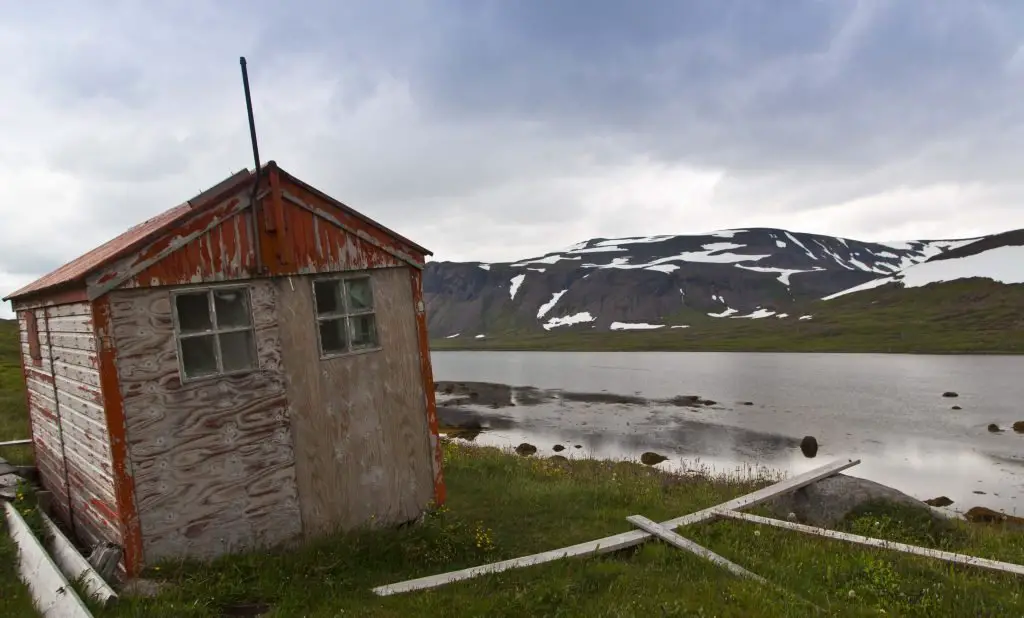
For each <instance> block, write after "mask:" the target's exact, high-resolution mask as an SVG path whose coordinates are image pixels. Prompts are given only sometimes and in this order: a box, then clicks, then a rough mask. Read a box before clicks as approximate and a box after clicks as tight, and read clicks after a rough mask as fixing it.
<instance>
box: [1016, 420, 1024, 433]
mask: <svg viewBox="0 0 1024 618" xmlns="http://www.w3.org/2000/svg"><path fill="white" fill-rule="evenodd" d="M1013 430H1014V431H1016V432H1017V433H1024V421H1017V422H1016V423H1014V424H1013Z"/></svg>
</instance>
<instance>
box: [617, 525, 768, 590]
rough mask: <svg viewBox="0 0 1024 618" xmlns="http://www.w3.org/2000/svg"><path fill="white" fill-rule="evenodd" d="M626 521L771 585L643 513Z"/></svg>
mask: <svg viewBox="0 0 1024 618" xmlns="http://www.w3.org/2000/svg"><path fill="white" fill-rule="evenodd" d="M626 521H628V522H629V523H631V524H633V525H634V526H636V527H637V528H640V529H641V530H643V531H645V532H649V533H650V534H652V535H654V536H656V537H658V538H659V539H661V540H662V541H665V542H666V543H668V544H669V545H672V546H675V547H678V548H679V549H685V550H686V551H688V552H690V553H691V554H694V555H696V556H699V557H701V558H704V559H707V560H710V561H711V562H714V563H715V564H717V565H718V566H720V567H722V568H723V569H725V570H726V571H729V572H730V573H732V574H733V575H737V576H739V577H746V578H747V579H752V580H754V581H756V582H760V583H762V584H765V585H770V584H769V583H768V580H767V579H765V578H763V577H761V576H760V575H758V574H757V573H752V572H750V571H748V570H746V569H744V568H743V567H741V566H740V565H738V564H736V563H735V562H731V561H729V560H727V559H726V558H723V557H722V556H719V555H718V554H716V553H715V552H713V551H711V550H710V549H707V548H705V547H702V546H701V545H698V544H697V543H694V542H693V541H691V540H690V539H688V538H686V537H684V536H682V535H680V534H678V533H676V532H673V531H672V530H670V529H669V528H666V527H665V526H662V525H661V524H659V523H658V522H656V521H652V520H650V519H648V518H646V517H644V516H643V515H630V516H629V517H627V518H626Z"/></svg>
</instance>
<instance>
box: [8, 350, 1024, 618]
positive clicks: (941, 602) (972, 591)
mask: <svg viewBox="0 0 1024 618" xmlns="http://www.w3.org/2000/svg"><path fill="white" fill-rule="evenodd" d="M3 341H5V342H11V341H13V339H11V338H10V337H7V338H5V339H4V340H3ZM18 374H19V376H20V372H18ZM4 384H5V387H4V388H5V390H4V391H3V393H2V395H0V396H3V397H4V399H3V401H6V402H8V403H9V405H5V406H4V407H3V408H2V409H0V428H2V431H3V432H5V433H3V434H0V439H10V438H14V437H21V436H24V435H26V434H25V433H24V432H25V427H24V419H23V418H21V417H20V416H19V415H21V416H23V415H24V403H23V401H22V398H21V395H22V393H21V385H20V382H17V381H16V382H14V388H13V390H12V389H11V387H10V384H11V383H9V382H5V383H4ZM9 391H10V392H9ZM444 462H445V474H446V480H447V484H448V490H449V496H450V500H449V503H448V504H447V505H446V506H445V507H444V508H442V509H439V510H436V511H434V512H432V513H431V514H430V515H429V516H428V517H427V518H426V520H425V521H424V522H423V523H422V524H419V525H413V526H407V527H404V528H401V529H387V530H365V531H357V532H352V533H347V534H338V535H335V536H332V537H329V538H325V539H321V540H318V541H315V542H312V543H310V544H308V545H306V546H304V547H302V548H299V549H292V550H287V551H286V550H280V551H272V552H253V553H250V554H243V555H239V556H232V557H225V558H222V559H220V560H217V561H214V562H213V563H210V564H196V563H174V564H160V565H154V566H153V567H152V568H150V569H149V570H148V572H147V573H146V574H145V575H146V577H147V578H150V579H154V580H158V581H160V582H162V583H163V584H164V586H166V588H165V589H164V591H163V592H162V593H161V594H160V595H159V596H157V597H156V598H153V599H148V600H143V599H130V598H122V599H121V600H120V601H119V602H118V604H117V605H115V606H114V607H112V608H108V609H99V608H94V614H95V615H96V616H97V617H104V616H140V617H141V616H146V617H160V616H168V617H170V616H174V617H176V618H177V617H190V616H203V617H213V616H221V615H225V611H226V608H228V606H231V605H233V604H241V603H265V604H266V605H268V606H269V607H270V610H271V612H270V613H268V614H265V615H267V616H288V617H293V616H306V617H328V616H331V617H333V616H395V617H398V616H401V617H405V616H509V617H511V616H516V617H518V616H588V617H589V616H594V617H601V616H641V615H656V616H744V617H755V618H756V617H763V616H812V615H821V614H820V613H818V612H817V610H816V609H814V607H812V606H811V605H809V604H804V603H800V602H795V601H794V600H793V599H792V598H791V597H789V596H787V595H785V594H782V593H779V592H776V591H773V590H769V589H765V588H763V587H761V586H760V585H758V584H756V583H752V582H748V581H743V580H740V579H737V578H735V577H734V576H732V575H730V574H728V573H727V572H725V571H724V570H722V569H720V568H719V567H717V566H714V565H712V564H710V563H708V562H706V561H704V560H702V559H700V558H696V557H694V556H692V555H689V554H687V553H684V552H682V551H680V550H677V549H675V548H672V547H668V546H665V545H663V544H660V543H657V542H649V543H646V544H644V545H643V546H641V547H640V548H638V549H636V550H628V551H623V552H619V553H616V554H609V555H605V556H601V557H592V558H580V559H571V560H564V561H559V562H555V563H551V564H547V565H541V566H536V567H531V568H527V569H519V570H514V571H509V572H506V573H503V574H499V575H494V576H489V577H484V578H479V579H474V580H469V581H465V582H460V583H457V584H453V585H449V586H445V587H442V588H439V589H437V590H434V591H429V592H416V593H409V594H404V595H398V596H394V597H386V598H380V597H376V596H374V595H373V594H372V593H371V592H370V588H372V587H373V586H378V585H382V584H387V583H392V582H397V581H401V580H404V579H408V578H412V577H418V576H423V575H430V574H435V573H440V572H444V571H448V570H452V569H457V568H462V567H466V566H472V565H478V564H483V563H487V562H491V561H495V560H501V559H506V558H512V557H516V556H521V555H525V554H529V553H534V552H539V551H545V550H549V549H554V548H558V547H562V546H566V545H570V544H573V543H578V542H582V541H587V540H591V539H595V538H599V537H602V536H605V535H609V534H614V533H617V532H623V531H626V530H630V529H631V526H630V524H629V523H628V522H626V520H625V518H626V517H627V516H628V515H632V514H636V513H639V514H643V515H645V516H647V517H650V518H651V519H654V520H664V519H668V518H671V517H675V516H678V515H682V514H685V513H688V512H692V511H696V510H698V509H700V508H703V507H707V506H711V505H714V504H717V503H721V502H723V501H725V500H728V499H730V498H733V497H736V496H739V495H742V494H744V493H748V492H750V491H752V490H753V489H756V488H758V487H761V486H764V485H766V484H768V483H769V482H771V481H772V480H774V479H772V478H769V476H768V475H767V474H765V473H759V474H754V473H753V471H751V472H750V473H747V474H737V475H733V476H715V475H710V474H707V475H700V476H693V477H685V478H684V477H678V476H671V475H668V474H665V473H662V472H660V471H658V470H656V469H653V468H649V467H645V466H642V465H639V464H634V463H629V462H619V463H611V462H601V461H592V460H591V461H588V460H579V461H568V462H563V461H555V460H552V459H540V458H535V457H530V458H525V457H519V456H516V455H513V454H509V453H507V452H502V451H498V450H495V449H483V448H475V447H469V446H460V445H458V444H456V443H447V442H446V443H445V447H444ZM842 527H843V528H844V529H848V530H852V531H855V532H860V533H863V534H870V535H872V536H876V537H881V538H889V539H893V540H902V541H907V542H912V543H916V544H919V545H925V546H930V547H940V548H944V549H951V550H956V551H962V552H965V553H970V554H974V555H977V556H983V557H988V558H995V559H1000V560H1006V561H1013V562H1017V563H1024V533H1021V532H1016V531H1011V530H1007V529H1002V528H997V527H968V526H967V525H966V524H960V523H949V524H941V525H940V524H935V523H933V522H932V521H931V520H930V519H928V518H926V517H922V516H921V515H920V514H919V513H916V512H913V511H902V510H890V509H887V508H885V507H882V506H878V507H875V508H873V509H868V510H865V511H864V512H861V513H858V514H856V515H855V516H854V517H851V518H850V519H849V520H848V521H846V522H844V524H843V526H842ZM681 532H682V533H683V534H684V535H686V536H687V537H689V538H690V539H692V540H694V541H696V542H698V543H701V544H703V545H705V546H706V547H708V548H709V549H711V550H713V551H715V552H718V553H719V554H721V555H723V556H725V557H726V558H729V559H730V560H733V561H734V562H737V563H739V564H740V565H742V566H744V567H745V568H747V569H750V570H752V571H754V572H755V573H758V574H760V575H762V576H765V577H767V578H768V579H769V580H771V581H772V582H773V583H775V584H777V585H780V586H782V587H784V588H786V589H787V590H789V591H790V592H791V593H793V594H796V595H798V596H799V597H801V598H803V599H805V600H807V601H809V602H811V603H813V604H814V605H816V606H818V607H821V608H824V609H825V610H826V615H834V616H869V615H871V616H877V615H879V610H880V609H884V610H885V611H886V612H887V613H889V614H892V615H901V616H929V617H934V616H937V615H938V616H966V615H972V616H974V615H986V616H1020V615H1022V614H1024V595H1022V590H1024V587H1022V586H1021V582H1020V580H1019V578H1017V579H1015V578H1014V577H1012V576H1009V575H1002V574H996V573H991V572H987V571H982V570H980V569H967V568H959V567H958V568H953V567H950V566H949V565H946V564H943V563H940V562H937V561H931V560H926V559H923V558H915V557H909V556H906V555H902V554H897V553H893V552H887V551H882V550H872V549H867V548H860V547H857V546H852V545H846V544H842V543H840V542H837V541H828V540H824V539H818V538H813V537H807V536H803V535H800V534H799V533H793V532H784V531H779V530H776V529H771V528H763V527H759V526H756V525H751V524H747V523H738V522H729V521H718V522H713V523H706V524H701V525H698V526H694V527H690V528H685V529H683V530H682V531H681ZM13 565H14V548H13V546H12V545H11V542H10V540H9V539H8V538H7V536H6V535H5V534H0V615H2V616H32V615H35V614H34V613H33V610H32V609H31V607H30V603H29V602H28V597H27V593H26V590H25V588H24V586H23V585H21V583H20V582H18V581H17V577H16V574H15V569H14V566H13Z"/></svg>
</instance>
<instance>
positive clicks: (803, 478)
mask: <svg viewBox="0 0 1024 618" xmlns="http://www.w3.org/2000/svg"><path fill="white" fill-rule="evenodd" d="M859 463H860V460H859V459H852V460H849V461H836V462H832V463H830V464H826V465H824V466H821V467H820V468H815V469H813V470H810V471H808V472H804V473H803V474H799V475H797V476H794V477H793V478H789V479H784V480H782V481H779V482H778V483H775V484H774V485H770V486H768V487H765V488H763V489H760V490H758V491H755V492H753V493H750V494H747V495H745V496H741V497H739V498H736V499H734V500H730V501H728V502H725V503H723V504H720V505H716V506H713V507H711V508H707V509H704V510H702V511H697V512H696V513H692V514H690V515H684V516H682V517H677V518H676V519H672V520H669V521H667V522H663V525H665V526H671V527H673V528H675V527H678V526H684V525H688V524H695V523H699V522H702V521H705V520H708V519H711V518H713V517H715V516H716V514H717V511H716V509H728V510H733V509H742V508H747V507H751V506H755V505H757V504H760V503H762V502H765V501H767V500H770V499H772V498H774V497H776V496H778V495H780V494H783V493H786V492H787V491H793V490H796V489H799V488H801V487H804V486H806V485H810V484H811V483H814V482H815V481H818V480H820V479H823V478H825V477H828V476H832V475H833V474H836V473H838V472H842V471H843V470H846V469H847V468H852V467H853V466H855V465H857V464H859ZM649 538H651V535H650V534H648V533H646V532H643V531H640V530H631V531H629V532H623V533H620V534H615V535H612V536H608V537H605V538H603V539H597V540H596V541H587V542H585V543H578V544H576V545H572V546H570V547H563V548H561V549H553V550H551V551H546V552H542V553H539V554H533V555H530V556H523V557H521V558H513V559H511V560H503V561H501V562H493V563H491V564H484V565H480V566H475V567H470V568H468V569H462V570H459V571H452V572H450V573H441V574H439V575H430V576H427V577H420V578H418V579H411V580H408V581H404V582H398V583H395V584H387V585H384V586H378V587H376V588H374V589H373V592H374V594H377V595H379V596H388V595H392V594H399V593H402V592H411V591H413V590H424V589H427V588H436V587H438V586H443V585H445V584H450V583H452V582H457V581H461V580H464V579H470V578H472V577H478V576H480V575H487V574H489V573H500V572H501V571H507V570H509V569H517V568H522V567H528V566H533V565H535V564H544V563H546V562H553V561H555V560H561V559H563V558H572V557H575V556H587V555H593V554H604V553H608V552H613V551H618V550H620V549H625V548H627V547H633V546H636V545H639V544H640V543H643V542H644V541H646V540H648V539H649Z"/></svg>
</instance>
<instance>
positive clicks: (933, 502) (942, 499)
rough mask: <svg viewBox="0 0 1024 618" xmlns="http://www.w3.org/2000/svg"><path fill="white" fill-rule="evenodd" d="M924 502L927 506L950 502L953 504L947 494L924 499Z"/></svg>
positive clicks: (944, 504) (947, 504) (942, 504)
mask: <svg viewBox="0 0 1024 618" xmlns="http://www.w3.org/2000/svg"><path fill="white" fill-rule="evenodd" d="M924 503H925V504H927V505H928V506H949V505H950V504H953V501H952V500H950V499H949V498H948V497H947V496H939V497H938V498H932V499H931V500H925V501H924Z"/></svg>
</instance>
